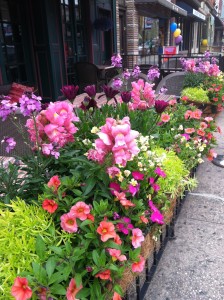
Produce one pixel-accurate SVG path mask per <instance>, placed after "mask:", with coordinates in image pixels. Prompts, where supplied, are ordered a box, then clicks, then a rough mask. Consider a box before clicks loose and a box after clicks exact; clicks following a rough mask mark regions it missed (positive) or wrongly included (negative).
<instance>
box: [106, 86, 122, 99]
mask: <svg viewBox="0 0 224 300" xmlns="http://www.w3.org/2000/svg"><path fill="white" fill-rule="evenodd" d="M102 89H103V91H104V93H105V95H106V97H107V99H112V98H114V97H115V96H116V95H117V94H119V91H118V90H114V89H113V88H112V87H110V86H108V85H103V86H102Z"/></svg>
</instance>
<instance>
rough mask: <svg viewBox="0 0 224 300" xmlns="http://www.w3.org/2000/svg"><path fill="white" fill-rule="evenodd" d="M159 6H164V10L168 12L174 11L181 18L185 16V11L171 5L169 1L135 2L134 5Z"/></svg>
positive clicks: (142, 0) (141, 0)
mask: <svg viewBox="0 0 224 300" xmlns="http://www.w3.org/2000/svg"><path fill="white" fill-rule="evenodd" d="M156 3H158V4H160V5H162V6H165V7H166V8H169V9H170V10H172V11H174V12H175V13H177V14H179V15H182V16H187V11H186V10H185V9H183V8H181V7H180V6H178V5H176V4H174V3H172V2H171V1H168V0H135V4H136V5H138V6H140V5H141V4H142V5H146V4H156Z"/></svg>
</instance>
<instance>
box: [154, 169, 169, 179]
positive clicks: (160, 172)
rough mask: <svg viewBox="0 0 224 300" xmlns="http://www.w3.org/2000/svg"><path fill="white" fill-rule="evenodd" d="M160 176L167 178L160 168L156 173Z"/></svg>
mask: <svg viewBox="0 0 224 300" xmlns="http://www.w3.org/2000/svg"><path fill="white" fill-rule="evenodd" d="M154 172H155V173H156V174H157V175H158V176H160V177H163V178H165V177H166V173H165V172H164V171H163V170H162V169H160V168H159V167H157V168H156V169H155V171H154Z"/></svg>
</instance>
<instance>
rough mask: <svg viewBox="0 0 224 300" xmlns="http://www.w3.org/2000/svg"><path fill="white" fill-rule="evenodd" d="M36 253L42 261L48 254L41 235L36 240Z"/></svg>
mask: <svg viewBox="0 0 224 300" xmlns="http://www.w3.org/2000/svg"><path fill="white" fill-rule="evenodd" d="M36 253H37V255H38V256H39V257H40V259H41V260H44V258H45V254H46V246H45V243H44V241H43V239H42V237H41V236H40V235H38V236H37V239H36Z"/></svg>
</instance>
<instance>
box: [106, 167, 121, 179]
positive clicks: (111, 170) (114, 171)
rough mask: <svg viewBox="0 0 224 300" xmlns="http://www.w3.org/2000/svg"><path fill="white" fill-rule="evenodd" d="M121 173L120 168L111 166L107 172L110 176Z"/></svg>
mask: <svg viewBox="0 0 224 300" xmlns="http://www.w3.org/2000/svg"><path fill="white" fill-rule="evenodd" d="M119 173H120V169H119V168H117V167H109V168H107V174H108V175H109V176H110V178H114V177H115V176H116V175H118V174H119Z"/></svg>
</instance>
